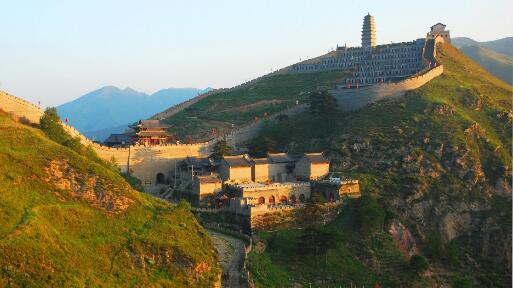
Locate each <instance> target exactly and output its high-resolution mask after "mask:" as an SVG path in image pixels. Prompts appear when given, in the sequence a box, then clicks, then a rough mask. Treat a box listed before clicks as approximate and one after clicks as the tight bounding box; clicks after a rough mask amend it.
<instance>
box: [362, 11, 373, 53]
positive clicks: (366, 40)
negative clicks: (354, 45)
mask: <svg viewBox="0 0 513 288" xmlns="http://www.w3.org/2000/svg"><path fill="white" fill-rule="evenodd" d="M362 47H363V48H374V47H376V24H374V16H371V15H370V14H367V15H366V16H365V17H364V18H363V27H362Z"/></svg>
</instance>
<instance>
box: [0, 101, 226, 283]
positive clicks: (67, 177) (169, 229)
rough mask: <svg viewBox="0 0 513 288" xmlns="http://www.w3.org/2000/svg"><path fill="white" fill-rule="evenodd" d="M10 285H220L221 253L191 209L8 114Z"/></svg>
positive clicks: (5, 271)
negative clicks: (142, 188) (141, 188)
mask: <svg viewBox="0 0 513 288" xmlns="http://www.w3.org/2000/svg"><path fill="white" fill-rule="evenodd" d="M0 195H1V197H0V255H1V256H0V286H2V287H6V286H14V287H42V286H48V287H50V286H51V287H99V286H103V287H127V286H132V287H135V286H137V287H148V286H159V287H170V286H172V287H177V286H198V287H212V286H213V285H214V284H215V283H217V275H218V271H219V268H218V267H217V264H216V258H217V256H216V254H215V252H214V248H213V246H212V244H211V242H210V240H209V238H208V236H207V234H206V232H205V231H204V230H203V228H202V227H201V226H199V224H198V223H197V222H196V221H195V219H194V217H193V216H192V214H191V213H190V211H189V210H188V208H187V205H178V206H171V205H170V204H168V203H165V202H163V201H160V200H158V199H155V198H152V197H150V196H147V195H145V194H141V193H138V192H136V191H134V190H133V189H132V188H131V187H130V186H129V185H128V184H127V182H125V181H124V180H123V178H121V177H120V176H119V174H118V173H117V172H116V171H114V170H111V169H109V168H108V167H107V166H105V165H102V164H101V163H95V162H92V161H90V160H88V158H85V157H84V156H82V155H79V154H77V153H75V152H73V151H72V150H71V149H69V148H66V147H64V146H60V145H58V144H56V143H55V142H53V141H51V140H49V139H48V138H46V136H45V135H44V134H43V133H42V132H41V131H40V130H39V129H35V128H30V127H27V126H24V125H22V124H19V123H15V122H14V121H12V120H11V119H10V118H9V117H8V116H7V115H6V114H5V113H4V112H1V111H0Z"/></svg>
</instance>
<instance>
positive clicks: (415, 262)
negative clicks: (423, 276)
mask: <svg viewBox="0 0 513 288" xmlns="http://www.w3.org/2000/svg"><path fill="white" fill-rule="evenodd" d="M410 267H411V268H412V269H413V271H415V273H417V274H420V273H422V272H424V271H426V270H427V269H428V268H429V263H428V260H427V259H426V257H424V256H422V255H413V256H412V257H411V259H410Z"/></svg>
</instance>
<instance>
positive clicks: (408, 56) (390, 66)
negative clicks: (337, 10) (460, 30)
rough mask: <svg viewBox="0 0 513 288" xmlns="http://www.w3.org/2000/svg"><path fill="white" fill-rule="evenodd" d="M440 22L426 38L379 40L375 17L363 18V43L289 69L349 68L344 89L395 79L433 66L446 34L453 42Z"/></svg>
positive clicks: (321, 69) (297, 71) (424, 70)
mask: <svg viewBox="0 0 513 288" xmlns="http://www.w3.org/2000/svg"><path fill="white" fill-rule="evenodd" d="M445 27H446V26H445V25H444V24H441V23H438V24H436V25H434V26H432V27H431V31H430V32H429V33H428V34H427V37H426V38H419V39H416V40H413V41H410V42H402V43H391V44H385V45H377V44H376V27H375V22H374V17H373V16H372V15H370V14H367V15H366V16H365V17H364V20H363V27H362V46H361V47H347V46H345V45H344V46H342V47H338V46H337V49H336V50H334V51H331V52H329V53H328V54H325V55H322V56H320V57H317V58H314V59H309V60H306V61H302V62H300V63H297V64H294V65H292V66H291V67H290V68H289V69H288V72H289V73H311V72H320V71H328V70H349V71H351V73H352V75H351V76H350V77H348V78H346V79H344V80H343V82H342V83H339V85H338V86H339V87H340V88H342V89H352V88H360V87H363V86H369V85H375V84H380V83H393V82H397V81H401V80H404V79H407V78H409V77H415V76H416V75H420V74H422V73H424V72H426V71H428V70H429V69H431V68H432V67H433V65H434V64H433V59H432V58H433V57H432V54H433V46H434V45H433V43H432V42H433V41H434V39H435V38H436V37H439V36H440V37H443V38H444V39H445V41H447V42H450V35H449V31H446V30H445Z"/></svg>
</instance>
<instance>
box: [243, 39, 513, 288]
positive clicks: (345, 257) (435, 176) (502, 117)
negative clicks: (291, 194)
mask: <svg viewBox="0 0 513 288" xmlns="http://www.w3.org/2000/svg"><path fill="white" fill-rule="evenodd" d="M439 53H440V54H439V59H440V61H442V63H443V64H444V66H445V70H444V71H445V72H444V74H443V75H442V76H440V77H438V78H437V79H435V80H433V81H431V82H430V83H428V84H427V85H425V86H423V87H421V88H419V89H417V90H415V91H411V92H409V93H408V94H407V96H405V97H403V98H401V99H399V100H396V101H382V102H379V103H377V104H375V105H372V106H367V107H364V108H362V109H361V110H359V111H355V112H352V113H339V114H337V115H333V116H332V118H327V117H320V118H318V117H313V116H311V115H309V114H308V113H304V114H301V115H298V116H297V117H294V118H292V119H290V120H288V121H282V122H281V123H279V124H273V125H270V126H268V127H266V128H265V129H264V131H263V133H262V138H264V137H268V138H271V139H273V140H275V141H276V142H277V143H278V146H279V147H281V148H284V147H286V148H287V149H289V150H291V151H295V152H301V151H327V153H328V155H329V156H330V158H331V159H332V166H333V167H332V168H333V169H334V170H337V171H340V172H341V173H343V174H345V175H352V176H354V177H356V178H357V179H360V180H361V183H362V185H363V188H364V191H365V193H373V194H376V195H378V197H380V199H381V200H380V202H381V203H383V206H384V208H385V209H386V210H387V218H388V219H392V218H396V219H399V220H400V221H402V222H403V223H404V224H405V225H406V226H407V227H408V228H409V229H410V230H411V231H412V232H413V233H414V235H416V237H417V238H419V239H420V240H421V241H422V240H425V239H426V238H425V237H426V233H428V231H430V230H433V231H436V232H437V233H440V234H444V233H446V234H444V235H449V234H450V233H453V235H452V236H451V237H455V238H454V239H453V242H454V241H457V243H461V249H460V250H461V251H464V252H461V253H464V254H466V255H467V256H466V257H468V258H465V257H463V258H465V259H466V260H463V258H462V260H461V263H460V264H454V265H453V266H450V265H448V263H447V260H446V259H436V258H433V259H431V260H430V261H431V263H432V267H433V271H434V274H433V276H432V277H431V278H430V279H424V280H422V279H417V280H415V281H419V282H417V284H415V283H414V281H413V278H412V277H411V272H408V271H406V270H404V269H403V268H404V266H401V265H403V264H404V263H403V264H401V263H402V262H401V261H403V262H404V261H405V260H402V258H401V257H398V256H397V254H394V252H393V251H394V247H393V245H392V246H391V245H390V238H389V236H387V235H385V233H382V234H381V236H380V237H381V238H382V239H383V241H382V242H383V243H384V244H379V245H381V246H379V245H378V246H376V245H375V244H374V243H362V242H353V241H351V235H352V232H351V231H350V230H349V231H346V230H343V229H342V230H341V231H342V234H346V232H347V234H348V235H349V236H347V237H348V238H349V240H345V241H341V242H340V243H339V247H337V248H334V249H331V250H328V252H327V257H328V258H327V259H328V260H327V261H328V262H327V263H328V265H324V264H322V262H323V261H326V260H325V259H322V258H323V257H322V256H321V260H323V261H317V262H316V261H314V260H312V259H300V260H299V261H298V260H297V258H296V257H297V256H296V255H294V253H292V252H291V253H289V254H287V253H285V252H286V251H287V250H283V251H280V250H279V249H273V248H272V247H283V246H286V245H288V244H287V243H294V241H297V237H294V235H293V234H294V232H289V231H285V232H275V233H271V236H269V235H264V237H267V238H269V237H272V238H274V239H275V240H274V241H272V244H271V245H269V246H271V247H270V248H268V249H267V250H266V252H265V253H263V254H257V253H253V254H252V255H251V258H250V260H251V261H250V262H251V263H250V264H251V265H250V266H251V270H252V271H253V273H254V275H255V277H256V281H257V283H258V284H260V285H259V286H262V287H266V286H281V285H283V283H290V282H295V281H299V282H303V283H310V282H313V283H315V281H319V279H325V278H326V277H331V278H332V279H338V281H339V282H338V283H347V279H351V280H353V281H354V282H355V283H358V285H362V284H367V285H368V284H372V279H381V281H384V282H385V283H386V281H389V282H390V285H391V286H396V285H394V284H393V283H394V281H397V282H396V283H403V285H406V286H407V287H410V286H415V285H417V286H420V287H422V286H425V285H428V284H426V283H424V284H423V281H428V282H429V281H431V284H433V283H447V282H450V281H451V279H453V278H454V277H456V276H457V275H472V276H473V277H474V281H476V283H480V285H482V286H490V287H491V286H492V285H495V287H506V286H508V285H509V284H510V281H511V274H510V271H509V270H508V268H507V265H508V262H509V265H510V264H511V262H510V261H511V259H510V258H509V259H508V257H507V256H506V257H503V256H504V255H507V254H508V252H507V251H508V249H509V255H511V254H510V253H511V247H510V245H511V198H508V197H505V195H506V194H509V193H510V191H511V186H508V185H506V188H505V189H504V191H501V184H500V183H502V184H504V183H511V176H510V175H511V155H510V153H509V152H510V151H511V148H512V147H511V136H512V134H511V120H509V121H508V117H507V115H506V114H507V112H509V111H510V109H511V91H512V87H511V86H509V85H507V84H505V83H504V82H502V81H500V80H498V79H496V78H494V77H493V76H491V75H489V74H488V73H487V72H486V71H484V70H483V69H482V68H480V67H479V66H477V65H476V64H475V63H473V62H472V61H471V60H469V59H468V58H466V57H465V56H464V55H463V54H461V53H460V52H458V50H457V49H456V48H453V47H451V46H444V48H443V49H442V50H439ZM444 110H446V112H444ZM447 110H449V112H447ZM450 110H453V111H452V112H450ZM440 111H441V112H440ZM504 112H506V114H504ZM328 123H329V124H328ZM473 123H479V126H480V127H481V128H482V129H484V131H483V130H481V136H480V137H479V138H478V137H475V136H471V135H468V134H466V133H465V130H466V129H467V128H469V127H471V126H472V124H473ZM355 144H357V145H358V146H360V147H361V148H358V149H357V148H355V147H356V146H355ZM441 147H442V148H441ZM439 151H442V153H441V154H440V153H439ZM411 159H413V160H411ZM503 167H505V168H503ZM498 180H504V182H500V181H498ZM500 203H502V204H503V205H501V204H500ZM467 205H476V207H479V206H483V207H484V208H478V209H477V210H479V211H477V212H475V211H469V210H465V209H468V208H465V207H466V206H467ZM418 207H428V208H426V209H427V211H437V212H436V213H433V214H430V213H428V215H427V216H426V214H423V213H422V212H419V210H418ZM420 211H422V210H420ZM454 211H464V213H468V214H467V215H471V216H470V217H472V218H471V219H474V221H475V222H474V223H482V224H478V225H476V226H470V227H467V226H463V227H466V228H464V229H466V230H464V231H463V232H461V231H460V232H457V233H454V232H452V231H448V229H446V228H445V226H444V225H440V224H441V223H440V222H442V220H445V219H446V218H443V216H444V214H445V213H447V214H450V213H453V212H454ZM454 215H455V219H458V217H460V216H459V215H460V214H454ZM461 215H464V214H461ZM344 217H347V216H342V217H341V218H339V220H338V221H344V220H343V219H344ZM419 219H422V221H420V220H419ZM486 221H488V222H486ZM484 223H487V224H484ZM333 225H337V224H336V223H335V224H333ZM456 227H458V226H456ZM488 229H490V230H493V229H497V230H494V231H495V232H489V230H488ZM449 230H450V229H449ZM466 233H468V235H470V236H468V235H467V234H466ZM489 233H490V234H489ZM493 233H496V234H493ZM481 235H483V237H481ZM484 235H494V236H493V237H494V239H495V242H494V243H488V244H489V245H493V246H496V247H505V250H500V249H499V248H497V251H496V255H494V253H488V254H487V253H485V252H483V253H481V251H483V250H484V249H483V247H484V246H485V244H484V243H485V242H484V241H486V240H485V239H484V238H485V237H484ZM348 243H349V244H348ZM351 243H353V244H351ZM508 243H509V244H508ZM360 250H363V251H367V253H370V254H373V253H377V254H379V253H383V252H387V251H388V252H387V253H390V255H395V256H392V257H390V258H389V259H384V258H383V259H382V258H380V257H377V263H379V264H380V265H387V263H391V262H392V263H393V262H395V263H399V266H397V267H396V270H395V271H394V270H393V271H392V272H390V273H388V274H385V275H383V274H382V273H381V271H380V269H376V268H372V269H370V268H369V267H371V266H372V265H362V260H365V258H363V259H362V258H361V257H360V256H361V253H360V252H359V251H360ZM284 251H285V252H284ZM288 251H289V252H290V250H288ZM345 253H346V254H345ZM483 254H486V255H483ZM490 254H491V255H490ZM501 255H502V257H501ZM368 259H369V257H367V260H368ZM468 259H473V260H468ZM467 260H468V261H467ZM474 261H475V262H474ZM313 263H317V265H318V266H319V265H320V267H321V268H319V269H312V270H309V269H310V267H315V266H312V265H313ZM475 263H478V264H475ZM380 265H378V267H379V266H380ZM332 267H336V268H333V269H332ZM307 271H310V272H307ZM326 272H327V273H326ZM327 275H328V276H327ZM387 275H388V276H387ZM394 275H395V276H394ZM385 276H387V277H388V278H389V279H386V278H387V277H385ZM380 277H381V278H380ZM390 278H392V279H390ZM410 281H411V282H410ZM333 282H334V283H337V281H336V280H334V281H332V282H328V283H333ZM277 283H280V284H281V285H279V284H277ZM431 284H429V285H431Z"/></svg>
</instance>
